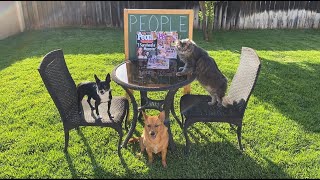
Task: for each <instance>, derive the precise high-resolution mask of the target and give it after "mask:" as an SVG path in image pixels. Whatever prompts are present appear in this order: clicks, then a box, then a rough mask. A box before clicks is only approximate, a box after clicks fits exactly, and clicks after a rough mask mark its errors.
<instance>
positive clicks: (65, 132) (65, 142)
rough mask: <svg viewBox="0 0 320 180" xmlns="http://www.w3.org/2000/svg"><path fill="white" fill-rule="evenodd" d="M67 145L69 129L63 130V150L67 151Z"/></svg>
mask: <svg viewBox="0 0 320 180" xmlns="http://www.w3.org/2000/svg"><path fill="white" fill-rule="evenodd" d="M68 145H69V130H64V152H67V151H68Z"/></svg>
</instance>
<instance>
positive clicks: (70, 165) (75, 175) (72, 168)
mask: <svg viewBox="0 0 320 180" xmlns="http://www.w3.org/2000/svg"><path fill="white" fill-rule="evenodd" d="M64 155H65V156H66V159H67V162H68V166H69V169H70V172H71V176H72V179H79V177H78V175H77V171H76V169H75V168H74V165H73V163H72V160H71V158H70V155H69V152H65V153H64Z"/></svg>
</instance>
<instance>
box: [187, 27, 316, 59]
mask: <svg viewBox="0 0 320 180" xmlns="http://www.w3.org/2000/svg"><path fill="white" fill-rule="evenodd" d="M319 33H320V31H319V30H317V29H285V30H284V29H256V30H250V29H247V30H229V31H213V34H212V41H211V42H206V41H204V40H203V33H202V31H200V30H194V33H193V34H194V37H193V40H194V41H195V42H196V43H197V44H198V45H199V46H200V47H202V48H204V49H205V50H208V51H209V50H210V51H212V50H213V51H217V50H230V51H232V52H236V53H240V52H241V48H242V47H250V48H253V49H255V50H257V51H297V50H320V39H319Z"/></svg>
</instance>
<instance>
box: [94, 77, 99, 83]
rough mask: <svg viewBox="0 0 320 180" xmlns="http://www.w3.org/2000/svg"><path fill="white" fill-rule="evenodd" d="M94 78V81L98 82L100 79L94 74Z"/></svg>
mask: <svg viewBox="0 0 320 180" xmlns="http://www.w3.org/2000/svg"><path fill="white" fill-rule="evenodd" d="M94 79H95V80H96V83H100V79H99V78H98V76H97V75H94Z"/></svg>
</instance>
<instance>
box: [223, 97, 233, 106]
mask: <svg viewBox="0 0 320 180" xmlns="http://www.w3.org/2000/svg"><path fill="white" fill-rule="evenodd" d="M221 104H222V106H224V107H228V106H229V105H232V103H231V100H230V98H229V97H228V96H223V97H222V103H221Z"/></svg>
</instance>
